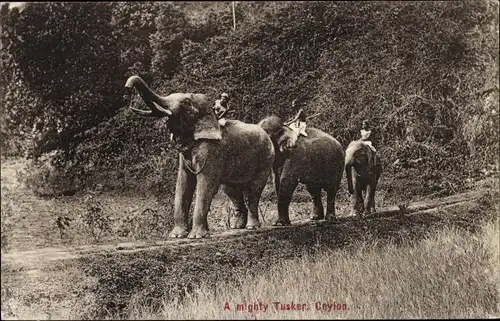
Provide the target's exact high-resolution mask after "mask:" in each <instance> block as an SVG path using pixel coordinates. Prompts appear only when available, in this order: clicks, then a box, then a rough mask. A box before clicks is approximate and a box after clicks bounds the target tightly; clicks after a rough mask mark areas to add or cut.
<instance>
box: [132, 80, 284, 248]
mask: <svg viewBox="0 0 500 321" xmlns="http://www.w3.org/2000/svg"><path fill="white" fill-rule="evenodd" d="M125 87H128V88H135V89H136V90H137V91H138V92H139V94H140V95H141V97H142V99H143V101H144V103H145V104H146V105H147V106H149V108H150V110H141V109H136V108H133V107H130V108H131V109H132V111H133V112H135V113H136V114H139V115H141V116H152V117H168V120H167V127H168V129H169V131H170V132H171V134H172V135H173V139H174V140H175V141H177V146H178V149H179V170H178V174H177V185H176V190H175V203H174V228H173V230H172V231H171V232H170V235H169V236H170V237H185V236H187V237H188V238H203V237H205V236H207V234H208V221H207V214H208V212H209V209H210V206H211V203H212V199H213V197H214V196H215V194H216V193H217V191H218V189H219V187H220V185H223V189H224V192H225V194H226V195H227V196H228V197H229V198H230V200H231V201H232V203H233V205H234V206H235V209H236V211H235V212H236V214H235V215H234V216H233V217H232V218H231V222H230V224H231V227H232V228H244V227H245V226H246V227H247V228H248V229H253V228H257V227H260V222H259V216H258V207H259V201H260V197H261V194H262V191H263V189H264V187H265V185H266V183H267V180H268V179H269V176H270V175H271V170H272V164H273V160H274V146H273V143H272V141H271V139H270V138H269V136H268V135H267V133H266V132H265V131H264V130H263V129H262V128H261V127H260V126H258V125H256V124H247V123H244V122H241V121H238V120H227V121H226V122H225V124H224V126H221V125H220V124H219V122H218V121H217V118H216V116H215V113H214V111H213V110H212V106H211V104H210V102H209V100H208V99H207V97H206V96H205V95H203V94H191V93H173V94H170V95H168V96H164V97H162V96H159V95H157V94H156V93H154V92H153V91H152V90H151V89H150V88H149V87H148V86H147V85H146V83H145V82H144V81H143V80H142V79H141V78H140V77H138V76H132V77H130V78H129V79H128V80H127V82H126V84H125ZM194 194H196V202H195V205H194V213H193V226H192V229H191V231H190V232H189V229H188V213H189V209H190V207H191V203H192V200H193V195H194ZM245 196H246V198H247V202H248V208H247V207H246V205H245V201H244V197H245ZM248 211H249V212H250V214H249V215H248Z"/></svg>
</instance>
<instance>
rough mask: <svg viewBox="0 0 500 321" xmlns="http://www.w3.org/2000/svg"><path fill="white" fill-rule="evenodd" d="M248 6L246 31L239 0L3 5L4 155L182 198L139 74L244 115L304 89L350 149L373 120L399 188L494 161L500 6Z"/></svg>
mask: <svg viewBox="0 0 500 321" xmlns="http://www.w3.org/2000/svg"><path fill="white" fill-rule="evenodd" d="M235 16H236V29H235V30H233V17H232V10H231V2H185V3H183V2H165V3H164V2H161V3H160V2H141V3H139V2H122V3H111V2H103V3H99V4H95V3H84V2H81V3H64V2H62V3H55V2H54V3H28V4H27V5H26V6H24V7H21V8H12V9H8V4H4V5H3V6H2V8H1V24H2V34H1V38H2V48H1V60H0V61H1V68H2V79H1V86H0V87H1V92H0V99H1V101H0V105H1V107H2V136H1V142H2V155H3V156H12V155H17V156H20V155H21V156H27V157H30V158H32V159H33V166H30V168H31V169H32V170H31V171H30V173H29V175H28V177H27V182H28V183H30V184H31V186H32V187H33V189H34V190H36V191H38V192H39V193H44V194H54V193H55V194H57V193H62V192H67V191H78V190H81V189H82V188H87V187H91V188H92V187H93V186H94V185H96V184H101V185H102V186H103V187H104V188H105V189H107V190H111V191H120V192H125V191H135V192H137V191H140V192H144V193H149V192H155V193H156V194H157V195H163V196H165V195H168V194H169V193H172V192H173V189H174V186H175V184H173V183H170V182H173V180H174V179H175V167H176V165H177V158H176V152H175V151H174V150H173V149H171V146H170V145H169V144H170V143H169V140H168V132H167V130H166V128H165V126H163V124H162V120H151V119H142V118H140V117H138V116H136V115H134V114H133V113H131V112H130V111H129V110H128V109H127V107H128V106H129V104H138V103H140V101H139V100H138V99H137V97H135V98H134V99H132V101H130V100H129V97H126V96H125V94H126V92H125V90H124V84H125V80H126V79H127V77H129V76H130V75H133V74H137V75H140V76H141V77H143V78H144V79H145V80H146V81H147V82H148V83H149V84H150V85H151V87H152V88H154V89H155V90H157V91H158V92H160V93H168V92H201V93H205V94H206V95H208V96H209V97H210V99H211V100H215V99H216V98H217V96H218V95H219V94H220V93H221V92H223V91H225V92H228V93H229V94H230V95H231V97H232V101H231V103H232V106H233V107H234V108H235V109H236V113H235V116H234V117H235V118H237V119H240V120H243V121H246V122H253V123H256V122H258V121H259V120H260V119H262V118H263V117H265V116H266V115H269V114H278V115H280V116H281V117H284V118H288V117H291V116H292V115H293V114H294V113H295V112H296V111H295V110H291V109H290V105H291V101H292V100H293V99H297V101H298V103H299V105H300V106H301V107H304V108H305V109H306V111H307V112H308V113H310V114H314V113H318V112H321V115H320V116H318V117H316V118H313V119H311V120H310V125H311V126H316V127H319V128H321V129H322V130H325V131H326V132H328V133H330V134H332V135H333V136H335V137H336V138H337V139H338V140H339V141H340V142H341V143H342V144H343V145H344V146H347V144H348V143H349V141H350V140H352V139H354V138H356V137H357V135H358V133H359V127H360V124H361V120H362V119H368V120H370V121H371V123H372V125H373V132H374V134H375V135H376V137H375V139H374V140H375V144H376V146H377V148H378V150H379V151H380V154H381V155H382V158H383V162H384V167H385V170H384V173H385V174H384V177H385V178H386V180H385V183H384V182H383V183H382V184H381V189H385V190H388V191H391V192H392V193H394V194H395V195H396V194H398V193H401V192H402V190H403V187H404V188H405V192H407V193H410V194H425V193H434V192H440V191H446V190H449V191H457V190H459V189H460V188H461V187H462V186H463V183H464V177H474V176H478V175H479V174H480V170H482V169H484V168H486V167H487V166H488V165H489V164H492V163H494V162H496V156H497V155H498V139H497V137H498V136H497V132H496V131H497V128H498V112H497V110H496V108H497V106H496V105H497V103H498V2H496V1H488V0H481V1H446V2H437V1H436V2H413V1H404V2H393V1H390V2H386V1H380V2H371V1H370V2H365V1H363V2H326V1H325V2H321V1H319V2H314V1H312V2H309V1H308V2H251V1H250V2H237V3H236V6H235ZM47 155H48V156H47ZM42 156H43V157H42ZM398 159H399V160H400V161H399V163H400V164H403V167H404V168H401V166H399V165H398V166H396V165H394V164H393V163H394V162H395V161H396V160H398ZM415 159H420V160H419V161H420V162H419V163H418V164H419V165H418V166H417V167H415V166H413V167H412V166H411V162H410V161H411V160H415ZM404 177H413V179H412V180H411V181H410V182H408V181H407V182H405V183H404V184H397V183H394V182H398V180H399V178H404ZM165 183H167V184H165Z"/></svg>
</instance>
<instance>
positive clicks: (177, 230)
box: [168, 226, 189, 238]
mask: <svg viewBox="0 0 500 321" xmlns="http://www.w3.org/2000/svg"><path fill="white" fill-rule="evenodd" d="M188 233H189V232H188V230H187V229H186V228H185V227H181V226H174V228H173V229H172V232H170V234H169V235H168V236H169V237H171V238H183V237H186V236H187V235H188Z"/></svg>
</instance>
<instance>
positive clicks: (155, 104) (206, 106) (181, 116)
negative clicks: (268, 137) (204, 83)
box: [125, 76, 222, 140]
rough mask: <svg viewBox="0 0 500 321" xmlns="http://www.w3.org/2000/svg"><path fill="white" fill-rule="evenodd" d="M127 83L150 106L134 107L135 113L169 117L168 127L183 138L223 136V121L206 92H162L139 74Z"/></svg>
mask: <svg viewBox="0 0 500 321" xmlns="http://www.w3.org/2000/svg"><path fill="white" fill-rule="evenodd" d="M125 87H126V88H135V89H136V90H137V91H138V92H139V95H140V96H141V97H142V100H143V101H144V103H145V104H146V106H148V107H149V110H142V109H137V108H133V107H130V109H131V110H132V111H133V112H134V113H136V114H138V115H140V116H147V117H157V118H163V117H168V121H167V127H168V129H169V130H170V132H171V133H172V134H174V136H176V137H179V138H180V139H181V140H189V139H194V140H198V139H215V140H220V139H221V138H222V134H221V128H220V125H219V123H218V122H217V118H216V116H215V114H214V112H213V110H212V108H211V106H210V103H209V101H208V99H207V97H206V96H205V95H203V94H191V93H172V94H170V95H168V96H160V95H158V94H156V93H155V92H153V91H152V90H151V89H150V88H149V87H148V85H147V84H146V83H145V82H144V80H142V78H141V77H139V76H131V77H130V78H128V80H127V82H126V83H125Z"/></svg>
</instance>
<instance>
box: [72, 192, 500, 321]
mask: <svg viewBox="0 0 500 321" xmlns="http://www.w3.org/2000/svg"><path fill="white" fill-rule="evenodd" d="M493 194H494V195H492V194H491V193H487V194H485V195H484V196H483V197H480V198H479V199H477V200H475V201H473V202H463V203H456V204H453V205H448V206H444V207H441V208H434V209H429V210H424V211H420V212H416V213H413V214H408V215H402V214H401V212H393V213H388V214H385V215H383V216H373V217H368V218H366V219H365V220H360V219H358V218H356V217H345V218H339V219H338V220H337V221H334V222H321V223H320V224H314V225H312V224H304V225H299V226H293V227H283V228H277V229H273V230H267V231H262V232H257V233H252V234H244V235H241V236H239V235H237V236H235V237H231V238H219V239H215V238H214V239H212V240H207V241H206V242H205V243H204V244H203V245H202V246H200V244H199V243H198V244H195V243H193V245H190V244H189V243H186V244H185V245H183V246H176V247H165V248H160V249H157V250H154V251H140V252H134V253H115V254H97V255H93V256H90V257H83V258H80V259H78V260H77V262H78V263H77V264H78V265H79V267H80V269H81V270H83V271H84V273H85V275H86V277H87V278H89V277H90V278H94V279H95V280H96V282H93V285H91V286H89V288H88V291H91V292H92V293H93V301H94V302H93V304H92V307H93V308H92V309H90V310H88V311H87V314H88V315H84V316H83V317H85V318H95V317H104V316H106V315H108V316H109V313H112V314H114V315H117V314H119V313H127V304H128V303H129V302H130V300H131V298H132V297H141V298H143V299H142V301H143V302H144V303H145V304H149V305H152V306H154V305H155V304H157V303H159V302H160V300H161V299H165V298H172V300H173V299H181V298H183V297H184V296H185V295H186V293H191V292H192V291H193V290H194V289H195V288H196V286H197V285H198V284H200V282H202V281H206V282H208V283H209V284H210V285H211V286H213V287H217V286H218V284H220V281H221V280H225V281H232V280H238V279H239V278H240V277H242V276H243V275H247V274H248V273H259V272H260V271H262V270H266V269H268V267H269V266H270V265H272V264H274V263H276V262H280V261H283V260H287V259H292V258H297V257H300V256H302V255H304V254H316V255H318V254H319V255H321V253H323V252H324V251H330V250H332V249H333V250H334V249H336V248H340V247H350V246H352V245H355V244H358V243H360V242H375V243H377V244H380V245H383V244H386V243H393V244H401V243H402V242H405V243H406V244H407V243H408V242H413V241H418V240H420V239H423V238H425V237H426V236H427V235H428V233H429V232H432V231H434V230H436V229H441V228H443V227H445V226H447V227H450V226H451V227H457V228H460V229H465V230H468V231H472V232H475V231H476V230H477V229H478V228H479V227H480V226H481V225H482V224H484V223H485V222H486V221H491V220H493V219H494V218H495V217H496V215H497V214H496V210H495V206H496V203H495V202H496V201H495V200H496V199H498V192H494V193H493ZM206 282H205V283H206ZM144 298H147V299H144Z"/></svg>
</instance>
